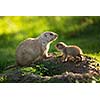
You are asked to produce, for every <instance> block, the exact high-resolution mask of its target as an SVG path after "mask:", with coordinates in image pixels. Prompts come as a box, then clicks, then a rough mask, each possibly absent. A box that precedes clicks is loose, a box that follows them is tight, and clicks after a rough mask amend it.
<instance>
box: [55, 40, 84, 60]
mask: <svg viewBox="0 0 100 100" xmlns="http://www.w3.org/2000/svg"><path fill="white" fill-rule="evenodd" d="M55 47H56V49H57V50H59V51H61V52H62V53H63V57H64V61H67V60H68V57H69V56H72V57H74V58H75V57H76V56H79V57H80V58H81V60H82V57H81V55H82V54H83V52H82V50H81V49H80V48H79V47H78V46H76V45H69V46H67V45H66V44H65V43H63V42H59V43H57V44H56V45H55Z"/></svg>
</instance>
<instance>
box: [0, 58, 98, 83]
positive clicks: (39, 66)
mask: <svg viewBox="0 0 100 100" xmlns="http://www.w3.org/2000/svg"><path fill="white" fill-rule="evenodd" d="M0 82H6V83H91V82H100V64H99V63H98V62H97V61H96V60H95V59H93V58H91V57H88V56H84V60H83V61H77V60H76V59H75V60H74V61H68V62H62V59H61V57H60V56H57V57H52V58H50V59H46V60H45V61H39V62H37V63H35V64H33V65H31V66H25V67H18V68H11V69H9V70H4V72H3V73H2V74H0Z"/></svg>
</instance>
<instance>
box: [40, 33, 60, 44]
mask: <svg viewBox="0 0 100 100" xmlns="http://www.w3.org/2000/svg"><path fill="white" fill-rule="evenodd" d="M40 37H41V38H42V39H43V41H45V42H47V43H49V42H52V41H54V40H56V39H57V37H58V35H57V34H56V33H54V32H44V33H43V34H41V36H40Z"/></svg>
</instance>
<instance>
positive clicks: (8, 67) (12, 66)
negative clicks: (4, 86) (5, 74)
mask: <svg viewBox="0 0 100 100" xmlns="http://www.w3.org/2000/svg"><path fill="white" fill-rule="evenodd" d="M16 66H17V65H16V64H15V65H10V66H7V67H6V68H5V70H8V69H10V68H16Z"/></svg>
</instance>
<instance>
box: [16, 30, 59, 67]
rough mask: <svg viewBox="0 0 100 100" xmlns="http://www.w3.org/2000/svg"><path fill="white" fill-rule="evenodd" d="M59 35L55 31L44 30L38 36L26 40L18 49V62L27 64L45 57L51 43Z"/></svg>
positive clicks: (21, 64) (23, 64)
mask: <svg viewBox="0 0 100 100" xmlns="http://www.w3.org/2000/svg"><path fill="white" fill-rule="evenodd" d="M57 37H58V35H57V34H56V33H54V32H44V33H42V34H41V35H40V36H39V37H37V38H28V39H26V40H24V41H23V42H21V43H20V44H19V45H18V47H17V49H16V64H17V65H20V66H26V65H30V64H31V63H32V62H36V61H37V60H40V59H42V58H43V57H48V50H49V46H50V43H51V42H53V41H54V40H56V39H57Z"/></svg>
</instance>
